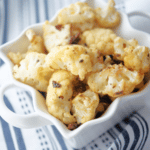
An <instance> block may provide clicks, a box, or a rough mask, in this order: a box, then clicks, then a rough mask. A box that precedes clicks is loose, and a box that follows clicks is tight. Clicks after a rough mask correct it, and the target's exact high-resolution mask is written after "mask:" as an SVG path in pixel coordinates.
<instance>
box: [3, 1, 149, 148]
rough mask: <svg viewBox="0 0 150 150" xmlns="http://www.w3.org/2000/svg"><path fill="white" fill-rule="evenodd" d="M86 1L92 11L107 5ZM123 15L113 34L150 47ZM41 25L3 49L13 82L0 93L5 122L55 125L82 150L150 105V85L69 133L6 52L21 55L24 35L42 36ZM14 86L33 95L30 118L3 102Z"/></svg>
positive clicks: (144, 35) (145, 36) (25, 125)
mask: <svg viewBox="0 0 150 150" xmlns="http://www.w3.org/2000/svg"><path fill="white" fill-rule="evenodd" d="M86 2H87V3H88V4H89V5H90V6H91V7H93V8H94V7H98V6H100V7H103V6H105V5H106V3H104V2H103V1H100V0H93V1H90V0H89V1H86ZM57 14H58V13H57ZM57 14H56V15H55V16H54V17H53V18H52V20H51V22H52V23H53V24H57ZM120 14H121V24H120V25H119V26H118V27H117V28H115V29H114V32H115V33H116V34H117V35H118V36H121V37H123V38H125V39H131V38H136V39H137V40H138V41H139V44H140V45H144V46H148V47H150V35H149V34H147V33H145V32H141V31H138V30H135V29H133V28H132V27H131V25H130V23H129V20H128V16H127V15H126V14H124V13H122V12H120ZM42 25H43V23H40V24H34V25H32V26H30V27H28V28H27V29H25V30H24V31H23V32H22V33H21V34H20V36H19V37H18V38H16V39H15V40H13V41H10V42H8V43H6V44H4V45H2V46H1V47H0V55H1V57H2V59H3V60H4V62H5V63H6V64H7V65H8V67H9V74H10V78H11V81H10V82H9V83H7V84H5V85H3V86H2V87H1V90H0V115H1V117H2V118H3V119H4V120H5V121H7V122H8V123H10V124H11V125H13V126H16V127H19V128H34V127H39V126H45V125H55V126H56V128H57V129H58V130H59V132H60V133H61V135H62V136H63V137H64V139H65V140H67V142H68V143H70V145H71V146H72V147H74V148H81V147H83V146H85V145H86V144H87V143H88V142H90V141H91V140H93V139H95V138H96V137H98V136H99V135H100V134H101V133H103V132H105V131H106V130H107V129H109V128H110V127H112V126H113V125H115V124H116V123H117V122H119V121H121V120H122V119H123V118H124V117H125V116H127V115H129V114H130V113H131V112H133V111H138V110H139V109H141V108H143V107H144V106H145V105H149V104H148V101H149V97H150V92H149V87H150V83H149V82H148V83H147V84H146V85H145V87H144V89H143V90H141V91H139V92H137V93H134V94H130V95H126V96H122V97H120V98H117V99H115V100H114V101H113V102H112V104H111V105H110V106H109V107H108V109H107V111H106V112H105V113H104V115H103V116H102V117H100V118H98V119H93V120H91V121H88V122H86V123H84V124H82V125H81V126H79V127H78V128H77V129H75V130H73V131H70V130H68V129H67V127H66V126H65V125H64V124H63V123H62V122H61V121H59V120H58V119H56V118H55V117H53V116H52V115H50V114H49V113H48V110H47V107H46V104H45V99H44V97H43V96H42V95H41V94H40V93H39V92H38V91H37V90H35V89H34V88H32V87H31V86H28V85H26V84H23V83H21V82H19V81H17V80H15V79H14V78H13V74H12V68H13V64H12V62H11V61H10V60H9V59H8V58H7V53H8V52H9V51H12V52H18V51H19V52H22V53H23V52H25V51H26V49H27V47H28V45H29V41H28V39H27V38H26V35H25V32H26V30H28V29H33V30H34V31H35V32H36V33H37V34H39V35H42V32H43V31H42ZM13 86H18V87H21V88H23V89H26V90H28V91H29V92H30V93H31V95H32V99H33V106H34V110H35V112H34V113H32V114H28V115H19V114H16V113H13V112H12V111H10V110H9V109H8V108H7V106H6V105H5V102H4V99H3V94H4V92H5V90H6V89H7V88H9V87H13ZM83 139H84V140H83Z"/></svg>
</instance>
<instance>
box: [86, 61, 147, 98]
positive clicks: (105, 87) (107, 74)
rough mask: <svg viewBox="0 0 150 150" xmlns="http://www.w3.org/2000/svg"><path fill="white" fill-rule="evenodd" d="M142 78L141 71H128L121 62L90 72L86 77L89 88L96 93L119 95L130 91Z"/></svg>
mask: <svg viewBox="0 0 150 150" xmlns="http://www.w3.org/2000/svg"><path fill="white" fill-rule="evenodd" d="M143 78H144V74H143V73H139V72H137V71H130V70H128V69H127V68H126V67H124V66H123V65H122V64H119V65H116V64H115V65H112V66H108V67H107V68H105V69H103V70H102V71H101V72H98V73H92V74H91V75H90V76H89V77H88V80H87V83H88V85H89V87H90V89H91V90H92V91H94V92H96V93H100V94H101V93H102V94H103V95H105V94H108V95H109V96H111V97H119V96H122V95H126V94H129V93H131V92H132V91H133V89H134V88H135V86H136V85H138V84H139V83H140V82H141V81H142V80H143Z"/></svg>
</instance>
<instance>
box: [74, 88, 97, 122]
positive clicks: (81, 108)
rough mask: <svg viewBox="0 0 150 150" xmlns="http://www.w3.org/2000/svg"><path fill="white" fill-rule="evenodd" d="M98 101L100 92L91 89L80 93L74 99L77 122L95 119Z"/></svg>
mask: <svg viewBox="0 0 150 150" xmlns="http://www.w3.org/2000/svg"><path fill="white" fill-rule="evenodd" d="M98 103H99V97H98V94H96V93H94V92H92V91H91V90H87V91H85V92H84V93H80V94H78V95H77V96H76V97H75V98H74V99H73V100H72V112H73V115H74V116H75V117H76V119H77V123H78V124H80V123H85V122H87V121H89V120H92V119H94V117H95V113H96V108H97V106H98Z"/></svg>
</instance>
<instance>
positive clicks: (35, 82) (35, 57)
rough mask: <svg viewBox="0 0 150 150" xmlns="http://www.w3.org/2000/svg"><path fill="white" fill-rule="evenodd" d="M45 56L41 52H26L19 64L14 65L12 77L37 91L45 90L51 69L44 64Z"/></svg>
mask: <svg viewBox="0 0 150 150" xmlns="http://www.w3.org/2000/svg"><path fill="white" fill-rule="evenodd" d="M45 57H46V55H45V54H42V53H36V52H30V53H27V55H26V57H25V59H23V60H22V61H21V62H20V65H15V66H14V68H13V76H14V78H15V79H17V80H19V81H21V82H23V83H25V84H28V85H30V86H32V87H34V88H35V89H37V90H39V91H42V92H46V91H47V86H48V83H49V79H50V76H51V74H52V72H53V70H52V69H50V68H49V67H45V66H44V63H45Z"/></svg>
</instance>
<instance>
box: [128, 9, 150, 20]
mask: <svg viewBox="0 0 150 150" xmlns="http://www.w3.org/2000/svg"><path fill="white" fill-rule="evenodd" d="M127 15H128V17H132V16H142V17H146V18H148V19H150V13H147V12H143V11H132V12H129V13H127Z"/></svg>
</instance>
